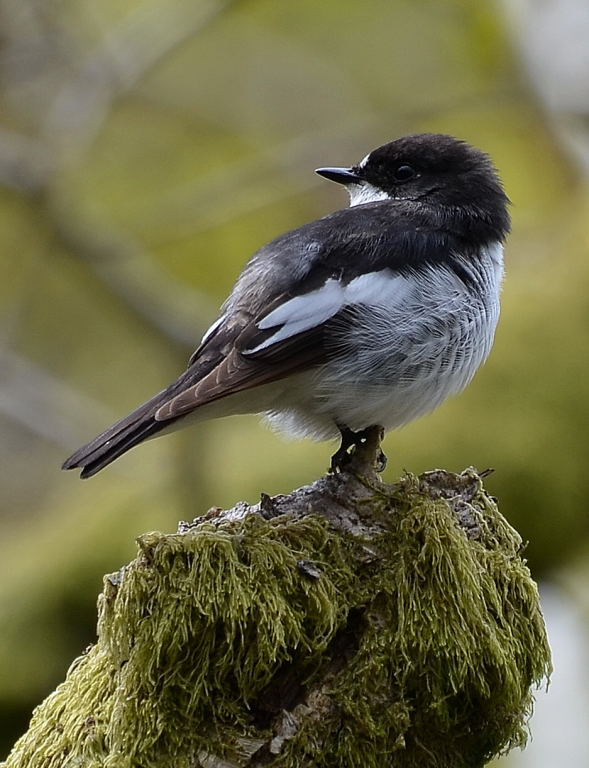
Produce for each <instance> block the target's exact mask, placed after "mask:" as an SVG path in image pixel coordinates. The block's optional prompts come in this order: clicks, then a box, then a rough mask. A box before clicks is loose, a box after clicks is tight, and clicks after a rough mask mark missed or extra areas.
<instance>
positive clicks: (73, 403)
mask: <svg viewBox="0 0 589 768" xmlns="http://www.w3.org/2000/svg"><path fill="white" fill-rule="evenodd" d="M0 414H2V415H3V416H4V417H5V418H7V419H9V420H10V421H13V422H15V423H16V424H20V425H21V426H23V427H25V428H26V429H27V430H29V431H30V432H32V433H33V434H35V435H38V436H39V437H42V438H44V439H45V440H48V441H49V442H51V443H54V444H55V445H57V446H59V447H60V448H63V449H64V450H70V449H71V447H72V445H74V444H76V443H78V442H82V440H85V439H87V437H88V434H89V433H91V432H92V431H93V430H95V429H96V426H97V425H98V424H99V423H100V424H108V423H110V422H111V421H113V420H114V418H113V413H112V412H111V411H110V410H109V409H107V408H105V407H104V406H103V405H102V404H100V403H99V402H98V401H96V400H93V399H92V398H90V397H88V396H86V395H82V394H80V393H79V392H78V391H77V390H75V389H74V388H73V387H71V386H69V385H68V384H66V383H65V382H64V381H63V380H62V379H58V378H57V377H55V376H53V375H52V374H51V373H49V371H47V370H45V369H44V368H42V367H41V366H40V365H38V364H37V363H33V362H32V361H31V360H28V359H26V358H25V357H23V356H21V355H17V354H16V353H14V352H12V351H10V350H8V349H1V348H0Z"/></svg>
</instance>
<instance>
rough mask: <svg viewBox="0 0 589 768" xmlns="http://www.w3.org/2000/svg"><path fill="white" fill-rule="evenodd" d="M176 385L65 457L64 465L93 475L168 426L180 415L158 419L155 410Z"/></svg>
mask: <svg viewBox="0 0 589 768" xmlns="http://www.w3.org/2000/svg"><path fill="white" fill-rule="evenodd" d="M174 388H175V387H174V385H172V386H171V387H168V388H167V389H164V390H162V391H161V392H159V393H158V394H157V395H154V397H152V398H151V399H150V400H148V401H147V402H146V403H143V405H140V406H139V407H138V408H136V409H135V410H134V411H132V412H131V413H129V414H128V415H127V416H124V417H123V418H122V419H120V420H119V421H117V422H116V424H113V425H112V426H111V427H109V428H108V429H106V430H105V431H104V432H102V433H101V434H100V435H98V436H97V437H95V438H94V439H93V440H91V441H90V442H89V443H88V444H87V445H84V446H82V447H81V448H79V449H78V450H77V451H76V452H75V453H73V454H72V455H71V456H70V457H69V459H66V460H65V461H64V463H63V465H62V469H75V468H76V467H79V468H81V469H82V471H81V473H80V477H82V478H86V477H92V475H95V474H96V473H97V472H100V470H101V469H103V468H104V467H106V466H107V465H108V464H110V463H111V462H112V461H114V460H115V459H118V458H119V456H122V455H123V453H126V452H127V451H128V450H130V449H131V448H133V447H134V446H136V445H137V444H138V443H141V442H143V440H147V439H148V438H149V437H153V436H154V435H156V434H157V433H158V432H160V431H161V430H163V429H166V428H168V427H169V426H170V424H171V423H172V422H173V421H176V419H169V420H167V421H156V419H155V414H156V411H157V410H158V408H159V407H160V406H161V405H163V404H164V403H165V402H166V401H167V400H168V398H169V397H170V396H171V395H173V391H172V390H173V389H174Z"/></svg>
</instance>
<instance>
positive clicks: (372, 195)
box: [346, 181, 390, 206]
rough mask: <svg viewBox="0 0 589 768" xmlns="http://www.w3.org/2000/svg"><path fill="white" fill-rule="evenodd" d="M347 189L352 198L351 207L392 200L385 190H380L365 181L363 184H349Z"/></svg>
mask: <svg viewBox="0 0 589 768" xmlns="http://www.w3.org/2000/svg"><path fill="white" fill-rule="evenodd" d="M346 188H347V190H348V194H349V196H350V206H354V205H362V204H363V203H375V202H377V201H378V200H390V195H387V193H386V192H385V191H384V190H383V189H379V188H378V187H375V186H374V185H373V184H369V183H368V182H367V181H363V182H362V183H361V184H348V185H347V186H346Z"/></svg>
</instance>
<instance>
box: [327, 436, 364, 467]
mask: <svg viewBox="0 0 589 768" xmlns="http://www.w3.org/2000/svg"><path fill="white" fill-rule="evenodd" d="M338 429H339V431H340V433H341V436H342V441H341V443H340V447H339V448H338V449H337V451H336V452H335V453H334V454H333V456H332V457H331V464H330V467H329V471H330V472H341V471H342V470H343V469H344V467H345V466H346V465H347V464H349V463H350V459H351V455H350V453H348V449H349V448H351V447H352V446H353V445H356V444H357V442H358V440H359V437H358V436H359V435H360V434H361V433H360V432H353V431H352V430H351V429H349V428H348V427H340V426H338Z"/></svg>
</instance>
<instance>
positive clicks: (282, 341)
mask: <svg viewBox="0 0 589 768" xmlns="http://www.w3.org/2000/svg"><path fill="white" fill-rule="evenodd" d="M328 294H329V295H328ZM340 294H342V292H341V291H340ZM342 308H343V295H337V292H336V291H334V290H333V289H332V288H330V289H329V290H327V291H325V290H322V289H319V290H315V291H312V292H310V293H308V294H302V295H300V296H295V297H292V296H290V295H281V296H279V297H278V298H277V299H275V300H274V302H272V305H271V308H270V309H269V310H267V311H266V312H263V313H261V314H259V315H258V316H256V317H251V318H249V319H248V320H247V321H245V322H243V321H242V326H241V328H240V329H239V330H237V328H236V323H235V319H234V318H228V319H224V318H220V319H219V320H218V321H217V323H216V324H215V325H216V327H213V331H212V332H211V336H210V337H209V338H207V335H206V334H205V338H204V340H203V343H202V344H201V347H200V348H199V350H197V352H196V353H195V355H193V357H192V358H191V367H193V368H194V370H195V377H194V378H196V379H197V380H196V381H195V382H194V383H191V384H190V385H189V386H187V387H185V388H184V389H183V390H182V391H181V392H180V393H178V394H177V395H175V396H174V397H172V398H171V399H170V400H168V401H167V402H166V403H164V404H163V405H162V406H161V407H160V408H159V409H158V411H157V413H156V415H155V418H156V420H157V421H167V420H168V419H174V418H177V417H178V416H181V415H184V414H186V413H189V412H190V411H192V410H194V409H195V408H198V407H200V406H201V405H205V404H206V403H210V402H213V401H214V400H219V399H220V398H223V397H227V396H228V395H232V394H235V393H236V392H240V391H243V390H245V389H251V388H252V387H256V386H260V385H261V384H268V383H270V382H273V381H277V380H279V379H283V378H285V377H286V376H290V375H291V374H294V373H297V372H301V371H304V370H306V369H308V368H310V367H311V366H314V365H318V364H320V363H321V362H323V361H324V360H325V359H326V354H327V350H326V346H325V340H324V331H325V327H326V323H327V322H328V321H329V320H330V319H331V318H333V317H334V316H335V315H337V314H338V312H340V311H341V310H342ZM226 324H227V325H231V330H229V331H228V329H227V328H226ZM208 356H215V357H216V358H217V359H218V363H217V365H216V366H215V367H213V368H212V370H210V372H209V373H207V374H206V375H204V376H202V375H200V376H199V375H198V373H196V372H197V371H199V370H201V371H202V364H201V359H202V358H205V357H208Z"/></svg>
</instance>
